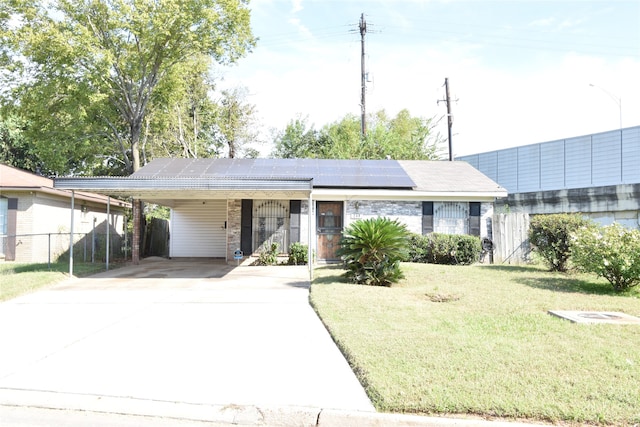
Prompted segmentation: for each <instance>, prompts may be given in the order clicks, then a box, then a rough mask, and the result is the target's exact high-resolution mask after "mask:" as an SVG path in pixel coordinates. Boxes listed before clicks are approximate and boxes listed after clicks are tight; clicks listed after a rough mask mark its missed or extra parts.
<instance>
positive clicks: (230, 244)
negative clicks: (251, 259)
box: [227, 199, 250, 261]
mask: <svg viewBox="0 0 640 427" xmlns="http://www.w3.org/2000/svg"><path fill="white" fill-rule="evenodd" d="M241 211H242V200H239V199H233V200H227V261H232V260H233V259H234V258H233V257H234V252H235V251H236V250H237V249H239V248H240V231H241V223H240V219H241ZM247 255H250V254H247Z"/></svg>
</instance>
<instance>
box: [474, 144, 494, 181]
mask: <svg viewBox="0 0 640 427" xmlns="http://www.w3.org/2000/svg"><path fill="white" fill-rule="evenodd" d="M476 169H478V170H481V171H483V173H484V174H485V175H486V176H488V177H489V178H491V179H492V180H494V181H495V182H498V153H497V152H496V151H494V152H492V153H484V154H479V155H478V166H477V167H476Z"/></svg>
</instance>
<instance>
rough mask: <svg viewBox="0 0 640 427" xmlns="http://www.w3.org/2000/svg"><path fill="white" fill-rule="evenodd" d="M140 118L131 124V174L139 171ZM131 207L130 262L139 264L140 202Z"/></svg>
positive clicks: (137, 201) (140, 235)
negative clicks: (131, 235)
mask: <svg viewBox="0 0 640 427" xmlns="http://www.w3.org/2000/svg"><path fill="white" fill-rule="evenodd" d="M141 130H142V118H141V117H140V118H136V119H135V120H134V121H133V123H132V124H131V157H132V160H133V162H132V163H133V164H132V166H133V172H136V171H138V169H140V133H141ZM132 207H133V237H132V239H131V245H132V246H131V262H132V263H133V264H134V265H138V264H140V242H141V238H142V200H140V199H134V200H133V203H132Z"/></svg>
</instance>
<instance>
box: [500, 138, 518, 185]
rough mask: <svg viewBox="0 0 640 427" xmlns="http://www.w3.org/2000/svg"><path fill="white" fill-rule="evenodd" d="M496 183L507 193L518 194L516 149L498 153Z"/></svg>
mask: <svg viewBox="0 0 640 427" xmlns="http://www.w3.org/2000/svg"><path fill="white" fill-rule="evenodd" d="M498 183H499V184H500V185H501V186H503V187H504V188H506V189H507V191H508V192H509V193H517V192H518V149H517V148H510V149H508V150H500V151H498Z"/></svg>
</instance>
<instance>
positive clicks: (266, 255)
mask: <svg viewBox="0 0 640 427" xmlns="http://www.w3.org/2000/svg"><path fill="white" fill-rule="evenodd" d="M279 247H280V245H279V244H277V243H275V242H274V243H270V244H267V245H265V247H264V248H263V249H262V250H261V251H260V256H259V257H258V265H275V264H277V263H278V248H279Z"/></svg>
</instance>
